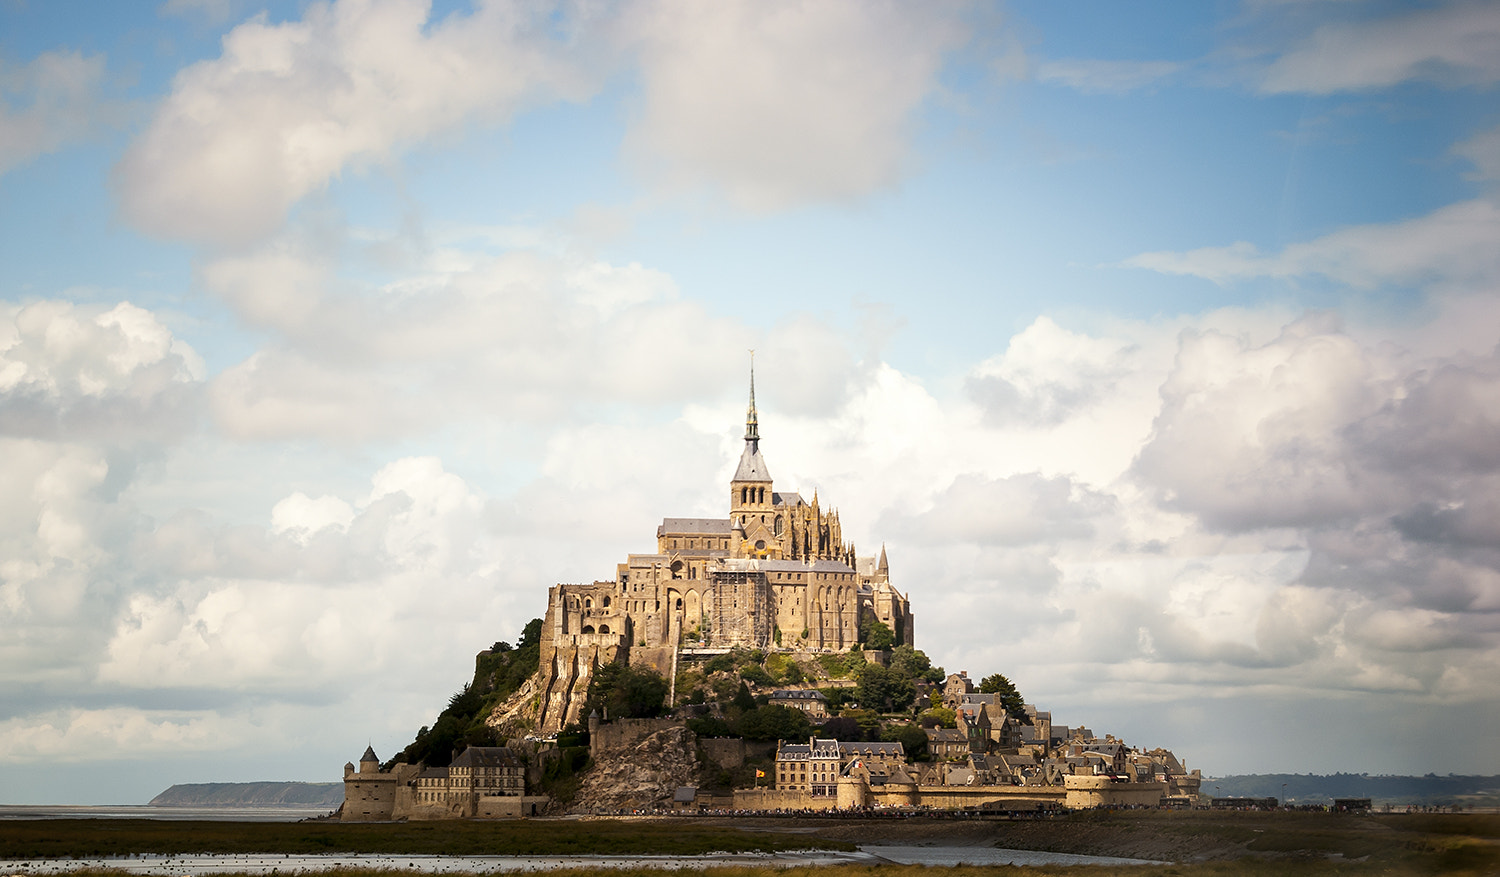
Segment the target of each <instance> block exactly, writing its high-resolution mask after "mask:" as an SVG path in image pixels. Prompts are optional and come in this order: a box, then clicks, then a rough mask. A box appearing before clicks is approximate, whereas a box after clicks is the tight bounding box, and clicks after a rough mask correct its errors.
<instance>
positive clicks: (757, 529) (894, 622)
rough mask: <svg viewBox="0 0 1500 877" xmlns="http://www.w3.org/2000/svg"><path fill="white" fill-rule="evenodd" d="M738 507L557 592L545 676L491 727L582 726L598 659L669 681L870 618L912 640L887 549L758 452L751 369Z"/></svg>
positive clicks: (846, 632) (544, 646)
mask: <svg viewBox="0 0 1500 877" xmlns="http://www.w3.org/2000/svg"><path fill="white" fill-rule="evenodd" d="M728 510H729V515H728V517H725V518H680V517H669V518H663V519H662V522H661V524H660V525H659V526H658V527H657V528H656V546H655V550H654V551H652V552H650V553H646V554H631V555H629V556H627V557H626V559H625V561H624V562H622V563H620V564H618V565H617V566H616V568H615V577H614V579H613V580H612V581H596V582H592V583H588V584H559V585H555V586H553V587H552V588H551V589H549V591H548V594H547V614H546V617H545V618H544V619H543V628H542V639H541V666H540V671H539V674H538V676H537V677H536V678H535V679H534V680H533V683H534V684H532V685H528V686H527V687H526V688H525V689H524V690H523V691H521V692H519V693H518V694H517V696H516V697H515V698H513V699H512V701H510V702H508V703H507V704H506V705H504V706H502V708H501V709H500V711H498V712H497V714H496V717H495V720H494V723H495V724H496V725H497V726H504V727H506V728H507V729H510V730H528V731H533V732H540V733H544V734H545V733H551V732H555V731H557V730H559V729H561V728H563V727H565V726H567V725H569V724H571V723H574V722H580V721H581V719H582V717H581V716H580V715H579V707H580V706H581V705H582V703H583V699H584V693H585V692H586V691H587V689H588V683H589V679H590V678H591V675H592V673H593V670H594V668H595V667H598V666H602V665H604V664H606V663H609V662H611V661H616V660H625V661H628V662H629V663H630V664H631V665H632V666H645V667H651V668H652V669H655V670H656V671H658V672H660V673H661V674H662V675H663V676H666V677H667V678H668V679H672V678H673V677H675V675H676V673H675V670H676V667H677V663H678V661H679V659H681V658H682V657H683V655H684V654H685V653H687V654H689V655H695V656H701V655H706V654H716V653H722V652H723V651H726V650H728V649H730V648H734V647H746V648H755V649H762V650H764V651H784V652H800V653H816V652H830V651H845V650H847V649H848V648H849V647H850V646H852V645H854V644H855V643H857V642H858V641H859V626H860V619H861V616H862V615H864V616H867V617H870V618H873V619H874V620H877V621H880V622H882V623H884V624H886V625H887V626H888V627H890V629H891V630H892V632H893V633H894V634H895V637H896V640H897V643H898V644H908V645H909V644H912V641H913V636H914V626H915V625H914V618H913V616H912V612H911V605H910V603H909V602H908V600H907V598H906V596H905V595H904V594H902V593H901V592H899V591H897V590H896V589H895V587H894V586H892V584H891V578H890V563H889V561H888V559H887V557H886V553H885V549H884V548H882V549H881V551H880V554H879V555H878V556H872V557H860V556H858V555H857V554H856V552H855V548H854V546H853V545H852V544H850V543H847V542H845V541H844V536H843V529H842V525H841V524H840V521H839V514H838V512H837V511H835V510H832V509H826V508H824V506H823V505H822V501H821V500H820V498H819V497H818V495H817V494H816V493H814V494H813V497H812V499H811V500H808V499H804V498H803V497H802V495H801V494H800V493H795V492H782V491H778V490H777V489H776V486H775V482H774V481H773V480H772V477H771V472H770V467H769V466H768V465H767V463H766V460H765V457H764V456H763V455H762V453H761V448H760V421H759V416H758V414H757V412H756V409H755V378H754V374H753V373H752V375H751V380H750V404H749V407H748V409H747V411H746V417H745V447H744V450H743V452H742V453H741V454H740V460H739V465H738V466H737V467H736V469H735V473H734V477H733V478H732V479H731V481H730V483H729V508H728ZM533 705H534V706H533Z"/></svg>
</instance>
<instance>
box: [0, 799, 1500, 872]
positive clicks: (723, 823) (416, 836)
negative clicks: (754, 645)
mask: <svg viewBox="0 0 1500 877" xmlns="http://www.w3.org/2000/svg"><path fill="white" fill-rule="evenodd" d="M881 844H886V845H900V846H922V845H931V846H949V847H951V846H966V845H973V846H993V847H1005V848H1010V849H1025V850H1044V851H1050V852H1068V853H1082V854H1086V855H1103V856H1122V857H1128V858H1139V859H1155V860H1159V861H1170V862H1172V863H1173V864H1172V865H1163V866H1139V865H1133V866H1094V865H1090V866H1054V865H1047V866H1038V867H1036V868H1035V869H1034V870H1028V871H1027V872H1025V873H1027V874H1032V873H1034V874H1038V875H1046V874H1087V875H1090V877H1109V875H1117V874H1118V875H1125V874H1129V875H1134V877H1155V875H1158V874H1162V875H1164V874H1173V875H1182V877H1196V875H1241V874H1245V875H1271V874H1277V875H1324V874H1366V873H1372V874H1373V873H1379V874H1391V875H1417V874H1454V875H1466V874H1470V875H1496V874H1500V815H1494V814H1411V815H1407V814H1390V815H1384V814H1382V815H1370V816H1351V815H1338V814H1328V813H1297V812H1293V813H1279V812H1278V813H1256V812H1246V813H1238V812H1230V813H1222V812H1208V811H1188V812H1180V811H1157V810H1140V811H1118V812H1097V813H1093V812H1091V813H1073V814H1067V815H1064V816H1058V817H1053V818H1049V819H1039V820H1034V821H1033V820H1018V821H1000V820H996V821H991V820H979V819H945V818H930V817H920V816H917V817H911V818H905V819H889V818H881V819H852V818H834V817H820V816H799V817H796V818H775V817H692V818H687V817H660V818H629V819H583V820H579V819H557V820H553V819H542V820H528V821H524V822H466V823H457V822H443V823H409V824H383V825H348V826H340V825H337V824H330V823H293V824H279V825H277V824H271V825H267V824H264V823H259V824H257V823H222V822H221V823H152V822H150V821H148V820H139V821H128V820H110V821H103V820H46V821H37V822H28V823H14V824H9V825H5V824H0V860H16V859H35V858H41V857H49V858H59V857H70V856H74V857H83V856H89V857H94V856H109V855H127V854H129V853H132V852H134V853H142V852H156V853H188V852H225V853H234V852H289V853H296V852H370V853H401V852H405V853H427V854H437V855H548V854H551V855H643V856H644V855H663V854H680V855H700V854H704V853H708V852H716V851H724V852H749V851H761V852H777V851H785V850H796V849H852V848H853V847H854V846H855V845H861V846H866V847H867V848H868V849H870V851H871V852H875V853H876V854H878V851H879V845H881ZM704 870H705V872H712V873H713V874H714V875H716V877H717V875H722V877H762V875H790V874H797V875H802V874H804V873H805V874H806V875H807V877H852V875H855V874H860V875H868V874H869V873H870V871H869V869H868V868H867V867H846V866H825V867H818V868H802V867H793V868H790V869H788V868H785V867H770V866H768V867H764V868H761V867H744V866H738V867H732V868H707V869H704ZM932 871H933V869H931V868H924V867H922V866H895V865H890V866H882V867H881V868H880V873H881V875H882V877H900V875H905V874H910V875H913V877H915V875H919V874H930V873H932ZM942 872H943V874H944V875H945V877H958V875H968V874H976V875H977V874H991V873H996V869H994V868H984V867H977V866H975V867H970V866H959V867H956V868H943V869H942ZM341 873H344V874H346V875H347V874H350V873H353V872H341ZM371 873H376V872H371ZM551 873H552V874H555V875H559V877H567V875H568V873H569V872H565V871H558V872H551ZM579 873H588V872H579ZM611 873H615V874H634V873H641V874H652V875H659V874H660V873H661V872H660V871H658V870H654V869H649V868H643V869H629V868H627V869H624V870H621V871H613V872H611ZM1006 873H1015V872H1013V871H1011V870H1009V869H1007V871H1006Z"/></svg>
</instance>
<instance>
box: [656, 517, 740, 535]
mask: <svg viewBox="0 0 1500 877" xmlns="http://www.w3.org/2000/svg"><path fill="white" fill-rule="evenodd" d="M668 533H693V534H699V533H707V534H710V535H714V536H728V535H729V519H728V518H662V519H661V526H660V527H657V528H656V535H658V536H665V535H666V534H668Z"/></svg>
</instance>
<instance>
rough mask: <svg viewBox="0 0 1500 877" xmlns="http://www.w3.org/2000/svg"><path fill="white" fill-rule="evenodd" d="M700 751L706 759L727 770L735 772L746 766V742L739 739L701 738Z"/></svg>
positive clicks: (699, 739)
mask: <svg viewBox="0 0 1500 877" xmlns="http://www.w3.org/2000/svg"><path fill="white" fill-rule="evenodd" d="M698 749H699V750H700V751H701V752H702V753H703V756H704V757H705V758H707V759H708V760H709V761H712V762H713V763H714V764H717V765H718V766H719V767H722V768H724V769H725V770H734V769H735V768H738V767H743V766H744V764H745V741H744V740H741V739H740V738H738V737H710V738H703V737H699V738H698Z"/></svg>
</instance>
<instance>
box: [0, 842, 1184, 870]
mask: <svg viewBox="0 0 1500 877" xmlns="http://www.w3.org/2000/svg"><path fill="white" fill-rule="evenodd" d="M882 863H897V864H902V865H957V864H971V865H1147V864H1160V863H1153V862H1148V861H1146V860H1144V859H1120V858H1113V857H1109V856H1080V855H1071V854H1068V853H1042V852H1033V851H1030V850H1003V849H997V848H994V847H901V846H876V845H870V846H864V847H861V848H860V849H859V852H855V853H844V852H833V851H825V850H808V851H803V852H787V853H735V854H729V853H725V854H721V855H707V856H387V855H376V854H367V855H352V854H343V855H340V854H337V853H333V854H326V855H282V854H278V855H193V856H157V855H148V856H122V857H105V858H97V859H34V860H31V861H15V862H0V877H10V875H29V874H62V873H66V872H68V871H73V870H77V869H79V868H110V869H113V870H117V871H124V872H128V873H130V874H142V875H151V877H197V875H203V874H217V873H223V872H226V871H234V872H242V873H246V874H267V875H269V874H292V873H298V872H308V871H327V870H331V869H334V868H385V869H391V870H401V871H412V872H415V873H423V874H445V873H485V872H504V871H550V870H554V869H557V868H639V867H650V868H663V869H680V868H705V867H710V866H715V865H775V866H778V867H788V866H794V865H879V864H882Z"/></svg>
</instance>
